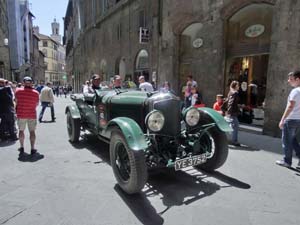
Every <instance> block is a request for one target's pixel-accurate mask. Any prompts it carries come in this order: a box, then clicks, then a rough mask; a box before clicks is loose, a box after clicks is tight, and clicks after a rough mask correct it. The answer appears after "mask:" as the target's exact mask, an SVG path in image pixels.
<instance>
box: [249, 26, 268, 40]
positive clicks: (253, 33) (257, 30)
mask: <svg viewBox="0 0 300 225" xmlns="http://www.w3.org/2000/svg"><path fill="white" fill-rule="evenodd" d="M264 31H265V26H264V25H262V24H254V25H251V26H250V27H248V28H247V29H246V30H245V35H246V37H250V38H255V37H258V36H259V35H261V34H262V33H263V32H264Z"/></svg>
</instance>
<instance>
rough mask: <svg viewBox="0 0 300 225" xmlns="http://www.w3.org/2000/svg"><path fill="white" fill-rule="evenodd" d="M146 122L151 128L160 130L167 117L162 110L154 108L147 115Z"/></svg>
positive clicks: (155, 130)
mask: <svg viewBox="0 0 300 225" xmlns="http://www.w3.org/2000/svg"><path fill="white" fill-rule="evenodd" d="M145 122H146V125H147V128H148V129H149V130H151V131H153V132H158V131H160V130H161V129H162V128H163V126H164V124H165V117H164V115H163V114H162V113H161V112H160V111H157V110H154V111H152V112H150V113H149V114H148V115H147V116H146V121H145Z"/></svg>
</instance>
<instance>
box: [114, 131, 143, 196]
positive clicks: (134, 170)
mask: <svg viewBox="0 0 300 225" xmlns="http://www.w3.org/2000/svg"><path fill="white" fill-rule="evenodd" d="M109 151H110V162H111V166H112V169H113V172H114V175H115V178H116V180H117V182H118V184H119V186H120V187H121V188H122V189H123V190H124V191H125V192H126V193H128V194H135V193H138V192H140V191H141V190H142V189H143V187H144V186H145V184H146V182H147V179H148V171H147V166H146V161H145V155H144V151H143V150H140V151H135V150H132V149H130V148H129V147H128V144H127V142H126V140H125V137H124V135H123V133H122V132H121V131H120V130H118V129H115V130H114V131H113V132H112V136H111V140H110V146H109Z"/></svg>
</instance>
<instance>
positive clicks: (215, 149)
mask: <svg viewBox="0 0 300 225" xmlns="http://www.w3.org/2000/svg"><path fill="white" fill-rule="evenodd" d="M199 142H200V146H201V150H202V152H203V151H205V152H207V156H208V158H207V161H206V163H204V164H200V165H198V166H195V168H197V169H202V170H206V171H213V170H215V169H217V168H219V167H221V166H222V165H223V164H224V163H225V161H226V159H227V156H228V141H227V136H226V134H225V133H224V132H222V131H220V130H219V129H218V128H217V127H213V128H210V129H209V130H207V132H206V133H204V134H203V135H202V136H201V138H200V140H199Z"/></svg>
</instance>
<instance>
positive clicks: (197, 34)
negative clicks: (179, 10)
mask: <svg viewBox="0 0 300 225" xmlns="http://www.w3.org/2000/svg"><path fill="white" fill-rule="evenodd" d="M202 28H203V24H202V23H193V24H190V25H189V26H188V27H186V28H185V29H184V30H183V32H182V33H181V35H180V52H179V90H181V91H182V92H184V89H185V85H186V82H187V76H188V75H193V72H194V71H195V68H196V67H197V65H198V63H197V60H198V59H199V57H200V56H199V49H200V48H201V47H202V45H203V39H202ZM194 79H195V76H194Z"/></svg>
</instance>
